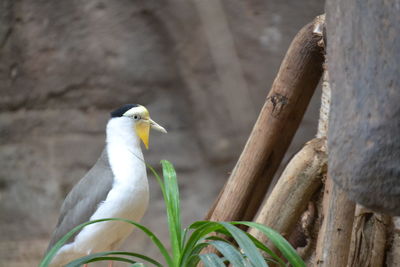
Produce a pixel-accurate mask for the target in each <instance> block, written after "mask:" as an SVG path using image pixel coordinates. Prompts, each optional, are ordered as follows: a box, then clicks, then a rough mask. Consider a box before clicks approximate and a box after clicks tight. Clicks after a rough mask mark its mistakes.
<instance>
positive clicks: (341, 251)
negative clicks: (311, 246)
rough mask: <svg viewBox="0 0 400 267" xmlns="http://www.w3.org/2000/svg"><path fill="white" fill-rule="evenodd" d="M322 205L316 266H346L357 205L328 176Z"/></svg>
mask: <svg viewBox="0 0 400 267" xmlns="http://www.w3.org/2000/svg"><path fill="white" fill-rule="evenodd" d="M328 149H329V148H328ZM322 205H323V218H324V219H323V223H322V227H321V229H320V231H319V234H318V240H317V250H316V258H315V264H314V266H318V267H332V266H346V265H347V259H348V255H349V248H350V241H351V231H352V226H353V220H354V211H355V203H354V202H352V201H351V200H349V198H348V197H347V194H346V193H345V192H344V191H342V190H341V189H340V188H339V186H338V185H336V184H335V183H333V181H332V179H331V178H330V177H329V175H328V178H327V180H326V184H325V191H324V199H323V203H322Z"/></svg>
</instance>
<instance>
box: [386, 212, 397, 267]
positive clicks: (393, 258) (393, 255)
mask: <svg viewBox="0 0 400 267" xmlns="http://www.w3.org/2000/svg"><path fill="white" fill-rule="evenodd" d="M391 223H392V226H393V227H392V229H391V233H390V240H391V241H392V242H391V243H390V248H389V249H388V250H387V255H386V266H388V267H395V266H400V217H392V222H391Z"/></svg>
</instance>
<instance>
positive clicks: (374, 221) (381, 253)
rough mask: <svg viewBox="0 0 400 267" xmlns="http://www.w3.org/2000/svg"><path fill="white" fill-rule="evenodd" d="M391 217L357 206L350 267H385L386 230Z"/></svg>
mask: <svg viewBox="0 0 400 267" xmlns="http://www.w3.org/2000/svg"><path fill="white" fill-rule="evenodd" d="M390 220H391V217H390V216H388V215H380V214H377V213H373V212H372V211H370V210H368V209H366V208H363V207H361V206H359V205H357V208H356V217H355V220H354V226H353V235H352V242H351V247H350V254H349V262H348V265H347V266H348V267H359V266H369V267H381V266H384V259H385V248H386V241H387V237H386V229H387V226H388V225H389V224H390Z"/></svg>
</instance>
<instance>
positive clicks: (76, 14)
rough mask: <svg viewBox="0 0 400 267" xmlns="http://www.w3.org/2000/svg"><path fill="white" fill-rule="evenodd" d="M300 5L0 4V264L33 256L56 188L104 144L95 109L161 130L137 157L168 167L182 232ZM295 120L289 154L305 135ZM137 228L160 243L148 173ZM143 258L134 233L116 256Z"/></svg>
mask: <svg viewBox="0 0 400 267" xmlns="http://www.w3.org/2000/svg"><path fill="white" fill-rule="evenodd" d="M322 12H323V2H322V1H318V0H306V1H301V3H300V2H299V1H261V0H251V1H237V0H231V1H228V0H218V1H211V0H208V1H198V0H190V1H182V0H164V1H155V0H153V1H152V0H147V1H128V0H120V1H99V0H89V1H82V0H71V1H49V0H43V1H28V0H19V1H13V0H1V1H0V81H1V82H0V111H1V113H0V214H1V216H0V235H1V236H2V238H1V240H0V259H1V262H0V266H34V265H36V264H37V262H38V261H39V260H40V258H41V256H42V253H43V251H44V250H45V248H46V246H47V242H48V238H49V235H50V234H51V232H52V229H53V227H54V225H55V223H56V220H57V217H58V210H59V207H60V205H61V203H62V200H63V199H64V197H65V195H66V194H67V193H68V191H69V190H70V188H71V187H72V186H73V184H74V183H76V182H77V181H78V180H79V179H80V178H81V177H82V176H83V174H84V173H85V172H86V171H87V170H88V169H89V168H90V166H91V165H92V164H93V163H94V162H95V160H96V158H97V157H98V155H99V152H100V151H101V150H102V148H103V145H104V137H105V135H104V127H105V124H106V122H107V119H108V118H109V114H108V113H109V111H110V110H112V109H113V108H115V107H118V106H120V105H121V104H124V103H140V104H143V105H145V106H147V107H148V109H149V110H150V113H151V115H152V117H153V118H154V119H155V120H156V121H157V122H160V123H161V124H162V125H163V126H165V127H166V128H167V129H168V131H169V134H168V135H160V134H157V133H156V134H153V135H152V136H151V139H150V149H149V150H148V151H145V152H144V153H145V158H146V159H147V161H148V162H149V163H150V164H152V165H153V166H158V162H159V160H161V159H164V158H165V159H168V160H170V161H172V163H174V164H175V167H176V168H177V171H178V175H179V179H180V180H179V182H180V185H181V198H182V208H183V219H184V223H185V224H188V223H189V222H190V221H192V220H195V219H200V218H202V217H203V216H204V215H205V213H206V211H207V209H208V208H209V207H210V205H211V204H212V202H213V201H214V198H215V196H216V195H217V194H218V192H219V190H220V187H221V186H222V185H223V183H224V181H225V179H226V178H227V176H228V174H227V173H228V172H229V171H230V170H231V168H232V166H233V164H234V163H235V160H236V159H237V157H238V155H239V154H240V152H241V148H242V147H243V145H244V142H245V140H246V138H247V135H248V134H249V132H250V130H251V127H252V124H253V122H254V121H255V119H256V117H257V113H258V110H259V109H260V108H261V105H262V103H263V101H264V98H265V96H266V95H267V90H268V89H269V86H270V84H271V83H272V81H273V78H274V76H275V74H276V72H277V69H278V67H279V64H280V62H281V60H282V58H283V55H284V53H285V52H286V49H287V47H288V45H289V43H290V41H291V39H292V38H293V36H294V35H295V33H296V32H297V31H298V30H299V29H300V28H301V27H302V26H303V25H304V24H306V23H307V22H309V21H310V20H311V19H313V17H314V16H316V15H318V14H320V13H322ZM317 110H318V106H317V105H314V106H312V107H311V108H310V110H309V113H308V114H309V115H306V118H305V121H304V123H303V126H302V128H301V129H300V131H299V134H298V138H297V139H296V140H297V141H295V144H294V146H292V150H291V151H292V152H293V151H294V150H295V149H296V147H299V145H301V144H302V143H303V142H304V141H305V140H307V139H308V138H309V137H310V136H312V135H313V134H314V132H315V117H316V115H317ZM149 179H150V190H151V203H150V208H149V211H148V213H147V214H146V216H145V218H144V220H143V223H144V224H146V225H148V226H149V227H150V228H151V229H154V231H155V232H157V233H159V235H160V236H161V237H162V239H164V240H165V239H167V238H168V234H167V232H166V228H165V217H164V212H163V209H164V207H163V202H162V196H161V193H160V191H159V188H158V186H157V184H156V183H155V181H154V179H153V178H152V177H151V176H150V177H149ZM124 248H125V249H129V250H132V251H139V252H146V253H147V254H150V255H156V249H155V248H154V247H153V246H152V245H151V244H150V241H149V240H147V239H146V238H145V237H144V236H143V235H141V234H140V233H138V232H136V233H135V236H134V237H133V238H131V239H130V240H129V241H128V242H127V244H126V245H125V247H124Z"/></svg>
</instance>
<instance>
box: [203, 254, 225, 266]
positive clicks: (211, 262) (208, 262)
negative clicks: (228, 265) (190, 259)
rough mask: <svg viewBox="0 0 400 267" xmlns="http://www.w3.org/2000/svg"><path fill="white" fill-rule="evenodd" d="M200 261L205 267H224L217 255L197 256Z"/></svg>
mask: <svg viewBox="0 0 400 267" xmlns="http://www.w3.org/2000/svg"><path fill="white" fill-rule="evenodd" d="M199 257H200V259H201V261H202V262H203V263H204V266H205V267H225V264H224V262H223V261H222V259H220V258H219V257H218V256H217V255H215V254H212V253H209V254H200V255H199Z"/></svg>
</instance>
